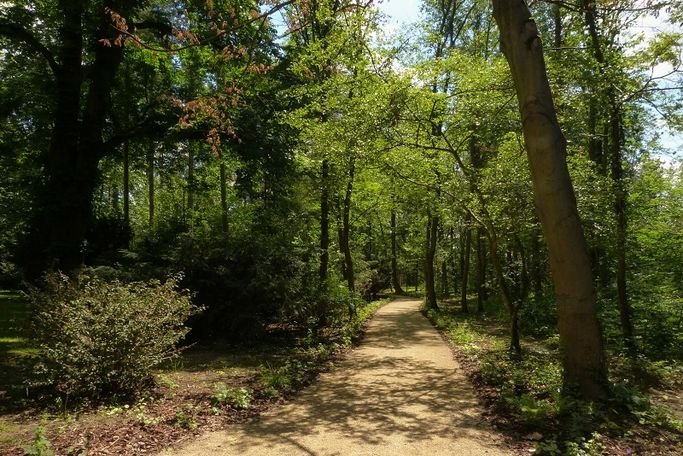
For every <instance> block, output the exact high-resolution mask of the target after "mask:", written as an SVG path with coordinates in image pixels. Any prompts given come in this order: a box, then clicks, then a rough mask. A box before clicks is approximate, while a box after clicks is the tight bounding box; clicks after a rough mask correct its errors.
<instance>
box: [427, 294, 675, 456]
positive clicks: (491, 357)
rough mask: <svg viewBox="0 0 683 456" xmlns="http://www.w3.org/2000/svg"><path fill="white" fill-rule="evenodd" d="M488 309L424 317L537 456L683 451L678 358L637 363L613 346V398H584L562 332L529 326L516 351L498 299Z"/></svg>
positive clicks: (450, 309) (498, 421)
mask: <svg viewBox="0 0 683 456" xmlns="http://www.w3.org/2000/svg"><path fill="white" fill-rule="evenodd" d="M473 300H474V299H473ZM487 304H488V305H487V310H486V311H485V312H483V313H472V314H463V313H462V311H460V309H459V308H458V306H456V305H454V303H452V302H450V303H448V302H442V305H441V309H440V310H426V315H427V317H428V318H429V319H430V320H431V321H432V323H433V324H434V325H435V326H436V327H437V329H439V330H440V331H441V332H442V334H443V335H444V337H445V338H446V339H447V340H448V341H449V342H450V343H451V344H452V347H453V350H454V353H455V356H456V358H457V359H458V361H459V362H460V363H461V365H462V366H463V369H464V370H465V372H466V373H467V376H468V378H469V379H470V380H471V381H472V383H473V385H474V387H475V390H476V392H477V393H478V395H479V397H480V399H481V400H482V402H483V403H484V404H486V406H487V407H488V409H489V413H490V414H491V415H492V416H493V422H494V423H495V425H496V426H497V427H499V428H500V429H501V430H503V431H504V432H507V433H508V434H509V435H511V436H513V438H514V439H515V440H517V441H523V442H524V441H525V442H526V447H527V448H528V449H529V450H532V449H533V450H535V451H534V454H539V455H552V456H554V455H572V456H583V455H595V456H598V455H603V454H615V455H627V454H639V455H641V454H642V455H672V456H673V455H677V454H680V453H681V451H683V446H682V445H683V444H682V443H681V442H682V441H683V440H682V437H683V408H682V407H681V406H682V405H683V403H682V402H681V398H680V395H679V391H680V388H681V386H682V385H683V364H682V363H681V362H680V361H672V360H666V361H653V360H650V359H648V358H646V357H644V356H643V357H640V358H638V359H635V360H634V359H630V358H628V357H626V356H624V355H623V352H622V351H621V349H620V348H618V347H611V348H612V349H611V350H610V349H608V353H609V361H610V366H612V368H611V371H610V380H611V383H612V390H611V396H610V399H609V400H608V401H606V402H605V403H602V404H596V403H591V402H586V401H582V400H580V399H577V398H575V397H574V396H573V395H572V394H571V392H569V393H568V392H567V391H565V390H564V389H563V381H562V365H561V362H560V351H559V338H558V335H557V333H556V332H554V331H552V330H551V329H550V328H549V327H542V326H533V325H524V326H523V332H524V333H525V335H524V336H523V337H522V340H521V344H522V353H521V354H517V353H514V352H512V351H510V348H509V341H508V338H507V337H506V332H507V328H506V323H507V322H506V318H505V309H504V308H502V307H501V306H500V304H496V303H495V301H493V302H491V301H489V302H488V303H487ZM539 307H542V306H538V307H537V306H534V310H529V311H528V312H534V311H537V312H538V311H539ZM524 321H529V319H527V318H525V319H524Z"/></svg>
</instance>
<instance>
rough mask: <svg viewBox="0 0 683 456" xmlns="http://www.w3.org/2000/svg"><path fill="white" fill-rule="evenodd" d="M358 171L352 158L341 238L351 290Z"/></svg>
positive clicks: (345, 270)
mask: <svg viewBox="0 0 683 456" xmlns="http://www.w3.org/2000/svg"><path fill="white" fill-rule="evenodd" d="M355 172H356V163H355V160H354V159H353V158H352V159H351V161H350V163H349V181H348V183H347V184H346V193H345V195H344V207H343V210H342V236H341V239H340V248H341V251H342V253H343V254H344V275H345V279H346V284H347V286H348V288H349V290H350V291H355V289H356V285H355V277H354V271H353V257H352V256H351V244H350V240H349V237H350V234H351V226H350V225H351V220H350V219H351V196H352V194H353V179H354V175H355Z"/></svg>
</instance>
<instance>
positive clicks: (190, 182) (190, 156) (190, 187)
mask: <svg viewBox="0 0 683 456" xmlns="http://www.w3.org/2000/svg"><path fill="white" fill-rule="evenodd" d="M187 213H188V216H189V218H190V224H192V219H193V216H192V215H193V213H194V145H193V144H188V145H187Z"/></svg>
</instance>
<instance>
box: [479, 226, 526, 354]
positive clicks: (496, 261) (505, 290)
mask: <svg viewBox="0 0 683 456" xmlns="http://www.w3.org/2000/svg"><path fill="white" fill-rule="evenodd" d="M486 234H487V236H488V239H489V244H490V245H491V249H490V256H491V264H492V265H493V271H494V272H495V274H496V280H497V281H498V287H499V288H500V294H501V297H502V298H503V303H504V304H505V307H507V309H508V313H509V314H510V350H512V351H514V352H515V353H516V354H517V355H519V354H521V353H522V347H521V346H520V344H519V321H518V320H519V308H520V305H519V304H518V303H515V300H514V299H513V298H512V293H510V287H509V286H508V281H507V279H506V278H505V274H504V272H503V263H502V261H501V260H500V254H499V252H498V235H497V233H496V231H495V227H494V226H493V224H492V223H487V225H486Z"/></svg>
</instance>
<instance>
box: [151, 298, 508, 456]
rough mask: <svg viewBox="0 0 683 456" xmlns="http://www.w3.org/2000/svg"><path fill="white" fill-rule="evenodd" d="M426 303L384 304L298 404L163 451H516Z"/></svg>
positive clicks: (289, 455) (470, 455) (472, 455)
mask: <svg viewBox="0 0 683 456" xmlns="http://www.w3.org/2000/svg"><path fill="white" fill-rule="evenodd" d="M419 306H420V302H419V301H416V300H408V299H401V300H397V301H394V302H392V303H390V304H387V305H386V306H384V307H383V308H381V309H380V310H379V311H378V312H377V315H375V317H374V318H373V320H372V321H371V323H370V326H369V328H368V332H367V335H366V337H365V339H364V340H363V343H362V344H361V345H360V346H359V347H358V348H357V349H356V350H354V351H353V352H352V353H351V354H350V355H349V356H348V358H347V359H345V360H344V361H343V362H341V363H340V364H339V365H338V366H336V367H335V368H334V369H333V370H332V371H331V372H329V373H326V374H323V375H321V376H320V377H319V378H318V380H317V381H316V382H315V384H313V385H311V386H310V387H308V388H306V389H305V390H304V391H302V392H301V394H300V395H298V396H297V397H296V399H295V400H293V401H292V402H291V403H288V404H286V405H283V406H281V407H277V408H274V409H272V410H270V411H269V412H267V413H265V414H263V415H262V416H261V417H260V418H259V420H258V421H256V422H253V423H247V424H242V425H236V426H231V427H229V428H227V429H225V430H223V431H219V432H212V433H209V434H205V435H204V436H202V437H200V438H199V439H197V440H194V441H192V442H191V443H189V444H188V445H186V446H184V447H180V448H173V449H168V450H166V451H165V452H163V453H162V455H163V456H171V455H183V456H185V455H235V456H238V455H239V456H242V455H247V456H248V455H254V456H266V455H286V456H293V455H309V456H313V455H315V456H319V455H320V456H322V455H340V456H341V455H391V456H403V455H430V456H436V455H463V456H476V455H506V454H509V452H508V451H506V450H505V449H504V446H503V445H502V438H501V437H500V436H499V435H497V434H496V433H495V432H494V431H493V430H492V429H490V428H489V427H488V426H487V425H486V423H485V422H484V421H483V419H482V418H481V408H480V406H479V405H478V403H477V400H476V398H475V395H474V392H473V390H472V387H471V386H470V385H469V384H468V382H467V379H466V378H465V377H464V375H463V373H462V371H461V370H460V368H459V366H458V364H457V362H456V361H455V360H454V359H453V356H452V354H451V351H450V349H449V347H448V346H447V345H446V343H445V342H444V341H443V340H442V339H441V337H440V336H439V334H438V333H437V331H436V330H435V329H434V328H433V327H432V326H431V325H430V323H429V322H428V321H427V319H426V318H424V317H423V316H422V315H421V314H420V313H419V311H418V308H419Z"/></svg>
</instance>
